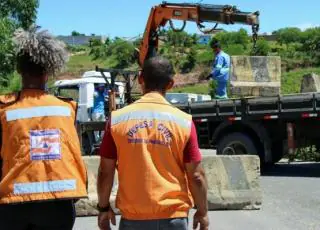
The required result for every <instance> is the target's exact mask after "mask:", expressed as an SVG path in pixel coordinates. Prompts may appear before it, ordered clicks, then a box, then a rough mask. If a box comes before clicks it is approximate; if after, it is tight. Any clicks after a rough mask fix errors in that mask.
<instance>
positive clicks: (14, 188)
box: [0, 28, 87, 230]
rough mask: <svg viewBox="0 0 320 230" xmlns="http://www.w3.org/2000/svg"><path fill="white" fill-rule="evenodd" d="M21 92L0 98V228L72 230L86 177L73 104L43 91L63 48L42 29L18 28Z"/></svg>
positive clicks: (62, 55) (59, 62)
mask: <svg viewBox="0 0 320 230" xmlns="http://www.w3.org/2000/svg"><path fill="white" fill-rule="evenodd" d="M15 41H16V45H17V71H18V72H19V73H20V75H21V76H22V85H23V86H22V90H21V91H20V92H19V93H14V94H11V95H8V96H2V97H0V100H1V105H0V122H1V134H2V143H1V157H0V158H1V161H2V167H1V174H2V176H1V180H0V229H3V230H24V229H28V230H40V229H46V230H72V228H73V225H74V221H75V209H74V201H75V200H77V199H79V198H83V197H87V187H86V184H87V176H86V168H85V164H84V162H83V161H82V157H81V151H80V144H79V139H78V135H77V132H76V129H75V126H74V124H75V119H76V107H77V105H76V104H75V103H74V102H73V101H71V100H69V99H63V98H57V97H54V96H52V95H49V94H47V93H46V91H45V89H46V82H47V80H48V76H49V75H51V74H53V73H55V72H56V71H58V70H59V69H61V67H63V66H64V64H65V62H66V60H67V57H68V54H67V52H66V51H65V49H64V45H63V44H62V43H61V42H59V41H57V40H55V39H54V38H53V37H52V36H51V35H50V34H48V33H47V32H46V31H41V32H38V31H37V29H36V28H31V29H30V30H28V31H23V30H18V31H17V32H16V36H15Z"/></svg>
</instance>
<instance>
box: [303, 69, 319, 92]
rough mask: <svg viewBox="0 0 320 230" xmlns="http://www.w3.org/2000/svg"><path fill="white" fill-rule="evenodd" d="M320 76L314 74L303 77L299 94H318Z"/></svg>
mask: <svg viewBox="0 0 320 230" xmlns="http://www.w3.org/2000/svg"><path fill="white" fill-rule="evenodd" d="M319 91H320V76H319V75H317V74H315V73H309V74H306V75H304V76H303V78H302V82H301V90H300V92H301V93H310V92H319Z"/></svg>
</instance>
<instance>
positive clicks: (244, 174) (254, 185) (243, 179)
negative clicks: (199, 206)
mask: <svg viewBox="0 0 320 230" xmlns="http://www.w3.org/2000/svg"><path fill="white" fill-rule="evenodd" d="M83 158H84V161H85V163H86V166H87V170H88V179H89V181H88V190H89V199H81V200H79V201H78V202H77V203H76V213H77V216H95V215H97V214H98V211H97V209H96V206H97V202H98V197H97V189H96V185H97V172H98V167H99V162H100V157H97V156H85V157H83ZM203 167H204V169H205V171H206V175H207V180H208V202H209V210H221V209H229V210H239V209H259V208H260V205H261V199H262V198H261V190H260V160H259V157H257V156H205V157H204V158H203ZM117 188H118V179H117V174H116V175H115V183H114V187H113V189H112V194H111V198H110V203H111V206H112V208H113V210H115V212H116V214H120V211H119V210H118V209H116V207H115V199H116V193H117Z"/></svg>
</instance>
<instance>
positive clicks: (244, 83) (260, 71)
mask: <svg viewBox="0 0 320 230" xmlns="http://www.w3.org/2000/svg"><path fill="white" fill-rule="evenodd" d="M280 89H281V59H280V57H277V56H267V57H264V56H231V71H230V93H231V95H230V96H236V97H239V96H277V95H278V94H280Z"/></svg>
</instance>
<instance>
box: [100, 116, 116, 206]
mask: <svg viewBox="0 0 320 230" xmlns="http://www.w3.org/2000/svg"><path fill="white" fill-rule="evenodd" d="M109 121H110V120H109ZM109 121H108V122H107V125H106V131H105V133H104V136H103V140H102V143H101V146H100V151H99V154H100V157H101V158H100V166H99V170H98V181H97V182H98V185H97V186H98V188H97V189H98V200H99V206H100V207H106V206H108V205H109V198H110V194H111V190H112V186H113V179H114V174H115V170H116V163H117V148H116V145H115V143H114V140H113V137H112V135H111V127H110V122H109Z"/></svg>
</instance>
